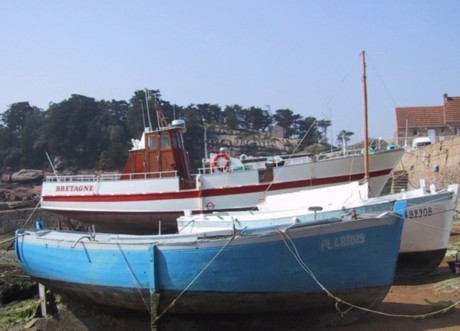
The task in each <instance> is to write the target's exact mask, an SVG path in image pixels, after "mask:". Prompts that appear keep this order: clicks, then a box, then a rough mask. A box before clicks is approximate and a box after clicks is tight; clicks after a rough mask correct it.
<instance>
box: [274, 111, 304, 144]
mask: <svg viewBox="0 0 460 331" xmlns="http://www.w3.org/2000/svg"><path fill="white" fill-rule="evenodd" d="M300 118H301V116H300V115H299V114H294V113H293V111H292V110H290V109H278V110H277V111H276V112H275V115H273V119H274V121H275V122H276V124H278V125H279V126H281V127H283V128H284V129H285V130H286V135H285V137H287V138H290V137H292V136H293V135H295V134H296V133H298V131H297V128H296V126H295V124H296V121H298V120H299V119H300Z"/></svg>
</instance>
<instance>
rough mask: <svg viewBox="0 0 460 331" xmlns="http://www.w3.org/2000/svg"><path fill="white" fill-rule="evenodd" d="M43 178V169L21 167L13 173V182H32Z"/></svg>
mask: <svg viewBox="0 0 460 331" xmlns="http://www.w3.org/2000/svg"><path fill="white" fill-rule="evenodd" d="M41 180H43V171H42V170H36V169H21V170H19V171H18V172H15V173H13V174H12V175H11V182H14V183H32V182H38V181H41Z"/></svg>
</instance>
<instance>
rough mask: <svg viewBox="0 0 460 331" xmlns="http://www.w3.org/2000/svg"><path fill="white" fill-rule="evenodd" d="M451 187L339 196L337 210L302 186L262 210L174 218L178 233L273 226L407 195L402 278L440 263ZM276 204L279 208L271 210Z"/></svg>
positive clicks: (383, 205) (387, 204) (370, 208)
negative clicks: (364, 197) (360, 196)
mask: <svg viewBox="0 0 460 331" xmlns="http://www.w3.org/2000/svg"><path fill="white" fill-rule="evenodd" d="M348 187H350V188H348ZM335 189H340V188H339V187H336V188H335ZM343 190H344V194H343V195H344V196H352V195H353V194H352V193H354V192H352V191H351V190H354V187H352V186H351V185H348V186H347V187H345V186H344V188H343ZM323 191H324V192H323ZM457 191H458V185H457V184H454V185H450V186H449V188H448V189H446V190H442V191H438V192H435V193H428V192H426V191H425V188H424V187H423V186H422V187H421V188H420V189H417V190H413V191H408V192H402V193H398V194H392V195H387V196H382V197H378V198H371V199H367V200H363V201H362V202H353V203H349V204H343V203H340V201H339V203H338V205H340V206H342V207H338V205H337V204H334V205H333V206H332V207H333V208H339V209H333V210H329V209H328V208H329V206H330V199H324V200H325V201H323V203H322V202H321V201H319V200H318V199H315V196H316V197H320V195H323V196H326V197H327V196H328V194H327V192H328V190H320V191H318V193H317V194H315V191H306V192H303V193H302V194H303V195H301V194H299V197H302V198H300V199H299V200H298V201H296V196H295V195H288V196H277V197H272V198H271V200H272V203H271V204H269V205H265V206H264V207H266V208H269V210H268V211H253V212H241V213H222V214H215V215H196V216H194V215H191V216H183V217H181V218H179V219H178V221H177V222H178V228H179V231H180V232H181V233H187V232H195V231H198V232H200V231H205V230H207V231H209V230H217V229H224V228H227V229H228V228H232V227H234V226H235V227H237V228H244V227H246V226H255V225H257V224H259V225H261V224H265V225H276V224H280V223H284V222H290V221H292V220H293V219H295V220H296V221H297V222H312V221H314V220H316V221H321V220H325V219H328V218H331V217H336V218H342V217H349V215H350V211H351V210H353V211H354V212H355V213H356V214H357V215H361V214H366V213H370V212H378V211H381V212H384V211H387V210H391V209H392V206H393V204H394V202H395V201H400V200H407V202H408V207H407V210H406V215H405V222H404V228H403V234H402V240H401V247H400V258H399V260H398V268H397V274H398V276H399V277H405V276H414V275H422V274H426V273H429V272H432V271H434V270H435V269H436V268H437V267H438V265H439V264H440V263H441V262H442V260H443V258H444V254H445V252H446V250H447V247H448V244H449V238H450V231H451V227H452V222H453V219H454V212H455V206H456V200H457ZM331 194H332V193H331ZM337 195H338V194H337ZM354 195H356V196H357V195H358V194H357V193H356V194H354ZM275 199H276V200H278V201H276V200H275ZM273 200H274V201H273ZM293 200H294V202H293ZM290 204H291V205H292V204H296V205H297V207H298V208H299V209H292V210H291V209H289V210H283V208H285V207H286V206H288V207H290V208H291V207H292V206H290ZM309 206H321V207H322V206H324V210H323V211H317V212H316V213H314V212H313V211H308V207H309ZM277 208H280V209H281V210H276V209H277Z"/></svg>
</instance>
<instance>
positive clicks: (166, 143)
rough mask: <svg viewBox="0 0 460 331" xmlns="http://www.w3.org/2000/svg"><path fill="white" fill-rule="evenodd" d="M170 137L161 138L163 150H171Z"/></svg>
mask: <svg viewBox="0 0 460 331" xmlns="http://www.w3.org/2000/svg"><path fill="white" fill-rule="evenodd" d="M169 147H170V144H169V137H168V136H161V149H165V148H169Z"/></svg>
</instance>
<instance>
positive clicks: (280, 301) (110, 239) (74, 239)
mask: <svg viewBox="0 0 460 331" xmlns="http://www.w3.org/2000/svg"><path fill="white" fill-rule="evenodd" d="M405 207H406V205H405V202H402V203H401V204H400V205H399V207H398V208H399V209H397V210H396V211H397V213H394V212H385V213H379V214H375V215H369V217H366V218H363V219H357V220H353V221H343V220H340V219H335V218H332V219H328V220H323V221H322V222H320V223H319V224H291V223H289V224H282V225H278V226H269V227H253V228H248V229H245V230H242V231H233V230H224V231H218V232H207V233H201V234H168V235H156V236H140V235H117V234H104V233H94V232H90V233H88V234H86V233H81V232H67V231H49V230H44V229H33V230H26V229H20V230H18V231H17V233H16V236H17V238H16V241H15V249H16V254H17V259H18V260H19V262H20V264H21V266H22V268H23V269H24V271H25V272H26V273H27V274H28V275H30V276H31V277H33V278H35V279H36V280H38V281H39V282H41V283H43V284H45V285H46V286H47V287H49V288H51V289H54V290H57V291H58V292H60V293H63V294H68V295H69V294H70V295H73V296H76V297H80V298H82V299H86V300H89V301H90V302H93V303H95V304H103V305H109V306H114V307H121V308H128V309H135V310H146V311H150V313H151V314H152V315H153V316H156V318H158V316H162V313H163V312H165V311H166V312H167V313H172V314H239V315H245V314H249V313H251V314H253V313H256V314H259V313H273V314H286V313H289V314H291V313H293V312H298V313H301V314H304V313H305V312H308V311H310V312H311V311H314V312H315V313H317V312H319V311H322V312H329V313H333V314H335V316H336V317H340V314H339V312H338V311H337V310H336V302H337V300H338V299H336V298H340V300H344V301H346V302H349V303H352V304H354V305H358V306H361V307H366V308H372V307H374V306H375V305H377V304H378V303H380V302H381V301H382V300H383V298H384V297H385V295H386V294H387V292H388V290H389V288H390V286H391V285H392V281H393V277H394V273H395V266H396V260H397V256H398V251H399V245H400V241H401V232H402V227H403V220H402V217H401V216H400V215H402V214H404V210H405ZM171 304H173V307H172V308H171V309H170V305H171ZM340 305H341V306H343V307H344V308H348V306H347V305H346V304H344V303H343V302H342V303H341V304H340Z"/></svg>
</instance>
